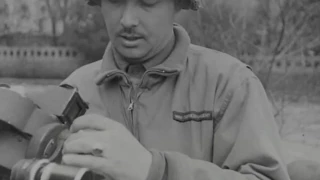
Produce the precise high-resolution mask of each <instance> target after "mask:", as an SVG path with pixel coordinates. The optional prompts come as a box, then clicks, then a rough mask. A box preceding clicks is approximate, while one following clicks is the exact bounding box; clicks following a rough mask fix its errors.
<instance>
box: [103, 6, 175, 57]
mask: <svg viewBox="0 0 320 180" xmlns="http://www.w3.org/2000/svg"><path fill="white" fill-rule="evenodd" d="M101 10H102V14H103V17H104V20H105V23H106V26H107V31H108V35H109V38H110V40H111V42H112V43H113V46H114V48H115V50H116V51H117V52H118V53H119V54H120V55H121V56H123V57H125V58H127V59H132V60H133V61H135V62H137V61H138V62H141V61H143V60H145V59H147V58H150V57H151V56H153V55H154V54H155V53H157V52H158V51H159V50H160V49H162V48H163V47H164V46H165V45H166V44H165V43H166V42H167V41H168V38H170V37H171V36H170V35H171V34H172V30H173V29H172V24H173V21H174V16H175V13H176V12H177V11H176V9H175V5H174V2H173V0H101Z"/></svg>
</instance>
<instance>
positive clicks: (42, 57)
mask: <svg viewBox="0 0 320 180" xmlns="http://www.w3.org/2000/svg"><path fill="white" fill-rule="evenodd" d="M83 60H84V56H83V54H82V53H81V52H79V51H77V50H76V49H73V48H70V47H0V76H2V77H24V78H65V77H67V76H68V75H69V74H70V73H71V72H72V71H74V70H75V69H76V68H78V67H80V66H81V63H82V62H83Z"/></svg>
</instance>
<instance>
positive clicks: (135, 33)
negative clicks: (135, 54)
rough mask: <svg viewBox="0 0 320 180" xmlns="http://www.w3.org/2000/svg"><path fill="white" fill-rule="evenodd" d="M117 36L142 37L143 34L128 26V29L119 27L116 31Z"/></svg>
mask: <svg viewBox="0 0 320 180" xmlns="http://www.w3.org/2000/svg"><path fill="white" fill-rule="evenodd" d="M118 36H122V37H128V38H142V37H144V36H145V35H144V34H143V33H141V32H138V31H137V30H135V29H133V28H130V29H129V28H126V29H121V30H120V31H119V33H118Z"/></svg>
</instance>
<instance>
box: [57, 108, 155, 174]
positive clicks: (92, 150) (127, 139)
mask: <svg viewBox="0 0 320 180" xmlns="http://www.w3.org/2000/svg"><path fill="white" fill-rule="evenodd" d="M70 131H71V133H72V134H71V135H70V136H69V137H68V139H67V140H66V141H65V144H64V149H63V162H64V163H65V164H66V165H72V166H79V167H86V168H89V169H91V170H94V171H96V172H98V173H100V174H102V175H104V176H105V177H109V176H110V177H112V178H113V179H115V180H145V179H146V178H147V176H148V172H149V168H150V166H151V161H152V156H151V153H150V152H149V151H148V150H146V149H145V148H144V147H143V146H142V145H141V144H140V143H139V142H138V141H137V140H136V139H135V138H134V137H133V135H132V134H131V133H130V132H129V131H128V130H127V129H126V128H125V127H124V126H123V125H122V124H120V123H118V122H116V121H113V120H110V119H108V118H106V117H103V116H100V115H94V114H91V115H84V116H81V117H79V118H77V119H76V120H75V121H74V122H73V124H72V126H71V129H70Z"/></svg>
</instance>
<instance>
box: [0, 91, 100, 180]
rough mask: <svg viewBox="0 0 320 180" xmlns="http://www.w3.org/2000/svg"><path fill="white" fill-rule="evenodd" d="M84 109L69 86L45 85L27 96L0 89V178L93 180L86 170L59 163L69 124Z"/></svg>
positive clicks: (13, 179) (84, 104) (81, 102)
mask: <svg viewBox="0 0 320 180" xmlns="http://www.w3.org/2000/svg"><path fill="white" fill-rule="evenodd" d="M87 109H88V106H87V104H86V103H85V102H84V101H83V100H82V99H81V97H80V95H79V93H78V91H77V89H76V88H73V87H71V86H48V87H46V88H44V90H43V91H39V92H37V93H30V94H28V95H27V96H26V97H24V96H22V95H21V94H19V93H17V92H15V91H12V90H11V89H10V88H7V87H6V88H0V180H1V179H8V177H9V178H10V180H27V179H28V180H33V179H35V180H40V179H41V180H53V179H66V180H69V179H70V180H71V179H77V180H81V179H88V180H91V179H94V174H93V172H91V171H90V170H88V169H85V168H81V167H70V166H65V165H62V164H61V157H62V153H61V151H62V148H63V143H64V141H65V140H66V138H67V137H68V135H69V127H70V126H71V124H72V122H73V120H74V119H76V118H77V117H79V116H81V115H83V114H85V112H86V110H87ZM1 175H2V176H3V177H2V178H1Z"/></svg>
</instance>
